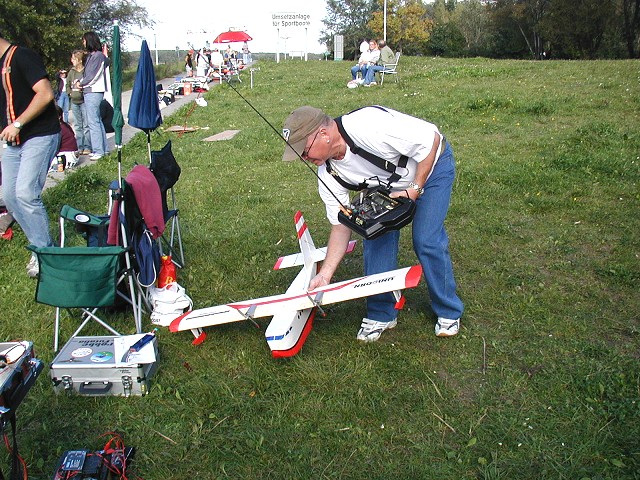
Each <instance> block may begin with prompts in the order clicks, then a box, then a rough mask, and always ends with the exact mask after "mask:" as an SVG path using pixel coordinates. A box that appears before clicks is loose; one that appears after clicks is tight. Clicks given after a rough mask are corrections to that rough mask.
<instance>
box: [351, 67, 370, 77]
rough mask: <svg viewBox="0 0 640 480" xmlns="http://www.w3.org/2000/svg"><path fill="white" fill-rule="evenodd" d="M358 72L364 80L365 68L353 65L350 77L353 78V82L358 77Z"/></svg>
mask: <svg viewBox="0 0 640 480" xmlns="http://www.w3.org/2000/svg"><path fill="white" fill-rule="evenodd" d="M358 72H361V73H362V79H363V80H364V78H365V77H366V76H367V66H366V65H362V66H360V65H354V66H353V67H351V77H352V78H353V80H355V79H356V77H357V76H358Z"/></svg>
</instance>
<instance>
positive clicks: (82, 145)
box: [71, 103, 91, 151]
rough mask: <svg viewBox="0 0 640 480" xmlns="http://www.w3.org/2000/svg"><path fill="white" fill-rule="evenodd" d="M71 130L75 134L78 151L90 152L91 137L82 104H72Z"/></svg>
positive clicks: (85, 110) (85, 111)
mask: <svg viewBox="0 0 640 480" xmlns="http://www.w3.org/2000/svg"><path fill="white" fill-rule="evenodd" d="M71 111H72V112H73V130H74V132H75V134H76V142H77V143H78V150H80V151H82V150H91V136H90V134H89V123H88V122H87V109H86V106H85V104H84V103H72V104H71Z"/></svg>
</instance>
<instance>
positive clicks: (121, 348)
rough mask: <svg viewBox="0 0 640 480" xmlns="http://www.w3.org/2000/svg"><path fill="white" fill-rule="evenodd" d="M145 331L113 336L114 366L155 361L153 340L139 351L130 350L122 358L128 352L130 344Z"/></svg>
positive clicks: (142, 335) (143, 334)
mask: <svg viewBox="0 0 640 480" xmlns="http://www.w3.org/2000/svg"><path fill="white" fill-rule="evenodd" d="M145 335H146V333H138V334H135V335H124V336H121V337H114V339H113V354H114V356H115V357H116V358H115V360H116V367H123V366H131V365H138V364H147V363H153V362H155V361H156V351H155V349H154V348H153V341H151V342H149V343H147V344H146V345H145V346H144V347H142V349H141V350H140V351H139V352H131V353H129V354H128V355H127V357H125V358H124V361H123V360H122V359H123V357H124V355H125V354H126V353H127V352H129V349H130V348H131V346H132V345H133V344H134V343H136V342H137V341H138V340H140V339H141V338H142V337H144V336H145Z"/></svg>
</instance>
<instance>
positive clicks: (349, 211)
mask: <svg viewBox="0 0 640 480" xmlns="http://www.w3.org/2000/svg"><path fill="white" fill-rule="evenodd" d="M227 85H229V87H231V89H232V90H233V91H234V92H236V93H237V94H238V95H239V96H240V98H241V99H242V100H244V101H245V103H246V104H247V105H249V106H250V107H251V109H252V110H253V111H254V112H256V113H257V114H258V115H259V116H260V118H261V119H262V120H264V121H265V123H266V124H267V125H269V126H270V127H271V129H272V130H273V131H274V132H275V133H276V135H277V136H278V137H280V138H281V139H282V141H283V142H284V143H286V144H287V145H288V146H289V148H291V150H293V151H294V152H295V154H296V155H297V156H298V158H299V159H300V161H301V162H302V163H304V164H305V165H306V166H307V168H308V169H309V170H310V171H311V173H313V174H314V175H315V176H316V178H317V179H318V180H319V181H320V183H322V184H323V185H324V186H325V187H326V188H327V190H328V191H329V193H331V196H332V197H333V198H335V199H336V201H337V202H338V203H339V204H340V210H342V213H344V214H345V215H347V216H349V215H351V213H352V212H351V210H349V209H348V208H347V207H345V206H344V204H343V203H342V202H341V201H340V199H339V198H338V197H337V196H336V194H335V193H333V191H332V190H331V189H330V188H329V186H328V185H327V184H326V183H325V182H324V180H322V179H321V178H320V176H319V175H318V173H317V172H316V171H315V170H314V169H313V167H311V165H309V162H307V161H306V160H305V159H304V158H302V155H300V154H299V153H298V152H296V151H295V150H294V148H293V147H292V146H291V144H290V143H289V141H288V140H287V139H286V138H284V137H283V136H282V133H280V132H279V131H278V129H277V128H276V127H274V126H273V125H272V124H271V122H269V120H267V119H266V118H265V116H264V115H262V113H260V112H259V111H258V109H257V108H256V107H254V106H253V105H251V102H249V100H247V99H246V98H245V97H244V96H243V95H242V94H241V93H240V92H239V91H238V90H237V89H236V88H235V87H234V86H233V85H231V79H229V80H227Z"/></svg>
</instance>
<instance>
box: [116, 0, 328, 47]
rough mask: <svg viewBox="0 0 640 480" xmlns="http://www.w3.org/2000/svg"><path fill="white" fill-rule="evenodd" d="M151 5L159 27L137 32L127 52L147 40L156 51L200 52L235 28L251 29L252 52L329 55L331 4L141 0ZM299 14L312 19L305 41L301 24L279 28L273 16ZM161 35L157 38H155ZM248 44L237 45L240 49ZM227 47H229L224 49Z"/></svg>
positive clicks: (312, 1)
mask: <svg viewBox="0 0 640 480" xmlns="http://www.w3.org/2000/svg"><path fill="white" fill-rule="evenodd" d="M136 3H137V4H138V5H140V6H141V7H145V8H146V9H147V11H148V12H149V16H150V18H151V19H152V20H154V21H155V22H156V23H155V27H154V28H153V29H145V30H134V31H133V33H136V34H138V35H140V37H135V36H133V35H130V36H129V37H128V41H127V43H126V45H125V48H126V49H127V50H130V51H132V50H139V49H140V43H141V41H142V38H144V39H146V40H147V43H148V44H149V48H150V49H151V50H154V49H155V48H156V45H157V48H158V49H159V50H174V49H175V48H176V47H180V49H181V50H185V49H187V48H188V47H189V43H191V44H192V45H193V46H194V47H196V48H201V47H203V46H205V42H206V41H209V42H210V43H211V46H212V47H213V44H212V42H213V39H214V38H215V37H216V36H217V35H218V34H219V33H222V32H225V31H227V30H229V29H233V30H245V31H246V32H247V33H248V34H249V35H251V37H252V38H253V40H252V41H251V42H249V48H250V50H251V51H252V52H275V51H276V49H277V48H278V46H279V49H280V52H281V53H285V44H286V50H287V53H293V54H295V52H302V51H304V50H305V44H306V45H307V51H308V52H309V53H323V52H324V51H325V47H324V45H320V44H319V43H318V37H319V36H320V31H321V30H322V19H323V18H324V17H325V16H326V0H305V1H300V0H272V1H268V0H227V1H226V2H214V1H204V2H181V1H176V0H136ZM279 13H296V14H306V15H309V18H308V21H309V22H310V23H309V27H308V28H307V35H306V40H305V28H304V27H297V26H289V25H286V26H282V23H281V24H280V25H281V28H280V32H279V34H278V29H277V28H276V27H274V26H273V21H274V19H273V14H279ZM280 21H281V22H285V21H286V20H280ZM154 34H155V35H154ZM241 46H242V44H236V45H233V46H232V48H236V49H239V48H240V47H241ZM224 47H225V48H226V45H225V46H224Z"/></svg>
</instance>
